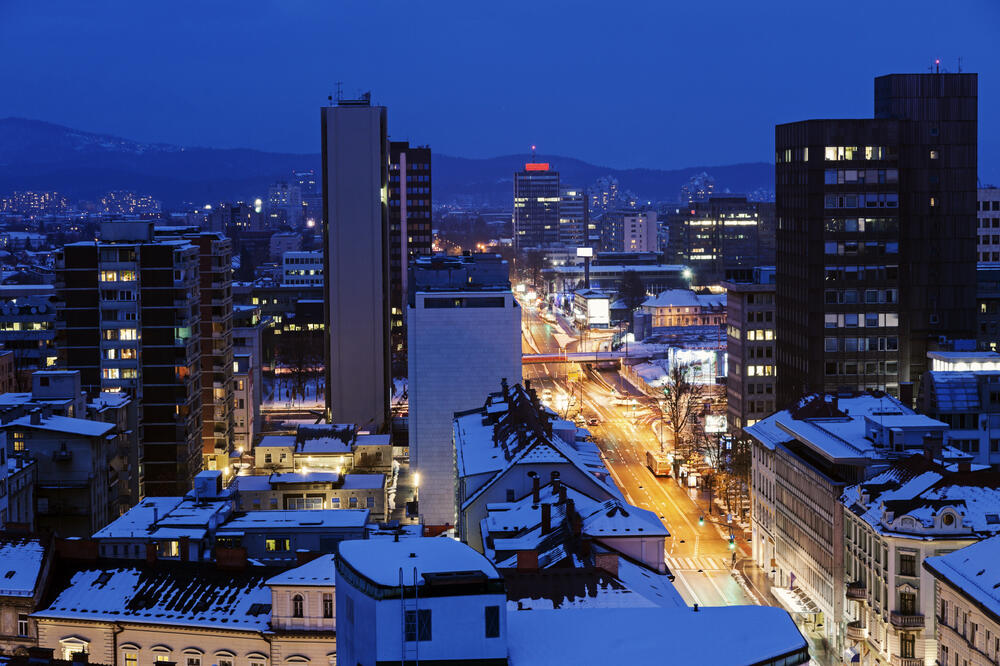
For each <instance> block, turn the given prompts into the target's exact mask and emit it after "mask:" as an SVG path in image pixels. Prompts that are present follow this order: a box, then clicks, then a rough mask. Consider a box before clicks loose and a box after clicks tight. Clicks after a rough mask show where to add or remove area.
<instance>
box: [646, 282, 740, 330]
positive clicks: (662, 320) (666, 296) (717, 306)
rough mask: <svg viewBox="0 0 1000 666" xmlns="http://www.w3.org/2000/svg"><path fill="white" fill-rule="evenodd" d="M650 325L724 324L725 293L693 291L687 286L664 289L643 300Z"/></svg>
mask: <svg viewBox="0 0 1000 666" xmlns="http://www.w3.org/2000/svg"><path fill="white" fill-rule="evenodd" d="M642 311H643V312H648V313H649V314H650V315H651V316H652V318H653V320H652V324H653V328H668V327H669V328H673V327H681V326H724V325H725V323H726V294H725V293H721V294H696V293H695V292H693V291H691V290H690V289H668V290H667V291H663V292H660V293H659V294H658V295H656V296H653V297H650V298H648V299H646V300H645V301H643V303H642Z"/></svg>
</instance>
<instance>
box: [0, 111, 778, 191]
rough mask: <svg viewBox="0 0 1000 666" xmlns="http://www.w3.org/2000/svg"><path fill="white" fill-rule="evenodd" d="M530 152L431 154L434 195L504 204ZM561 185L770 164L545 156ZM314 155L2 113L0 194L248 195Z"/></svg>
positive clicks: (730, 174)
mask: <svg viewBox="0 0 1000 666" xmlns="http://www.w3.org/2000/svg"><path fill="white" fill-rule="evenodd" d="M529 159H530V156H528V155H507V156H503V157H493V158H488V159H468V158H462V157H451V156H448V155H440V154H435V155H434V166H433V173H434V175H433V177H434V185H433V187H434V198H435V200H436V201H439V202H442V201H449V200H453V199H456V198H459V197H461V198H466V197H468V198H470V199H472V200H474V201H488V202H494V203H504V202H509V200H510V197H511V190H512V174H513V172H514V171H515V170H516V169H519V168H520V167H521V165H522V164H523V163H524V162H525V161H528V160H529ZM545 159H546V161H549V162H551V163H552V166H553V168H554V169H558V170H559V172H560V174H561V179H562V181H563V182H564V183H568V184H573V185H580V186H583V185H589V184H590V183H592V182H593V181H594V180H595V179H597V178H598V177H600V176H607V175H610V176H614V177H615V178H617V179H618V182H619V183H620V185H621V187H622V188H623V189H628V190H632V191H634V192H636V193H637V194H639V195H640V196H641V197H643V198H648V199H670V200H672V199H674V198H675V197H676V196H677V193H678V191H679V190H680V187H681V185H682V184H683V183H685V182H686V181H687V179H688V178H690V177H691V176H692V175H694V174H697V173H700V172H701V171H707V172H708V173H710V174H711V175H712V176H714V177H715V180H716V184H717V188H718V190H719V191H720V192H722V191H725V190H729V191H732V192H749V191H752V190H755V189H758V188H764V189H768V190H772V189H774V167H773V166H772V165H770V164H767V163H752V164H735V165H730V166H716V167H691V168H687V169H673V170H659V169H624V170H622V169H611V168H608V167H602V166H597V165H593V164H588V163H586V162H583V161H581V160H578V159H574V158H571V157H556V156H547V157H546V158H545ZM319 162H320V160H319V155H318V154H314V155H303V154H293V153H269V152H264V151H259V150H249V149H219V148H184V147H180V146H173V145H168V144H149V143H139V142H136V141H130V140H128V139H122V138H120V137H115V136H108V135H102V134H92V133H89V132H81V131H79V130H74V129H71V128H68V127H63V126H61V125H54V124H52V123H46V122H41V121H37V120H27V119H24V118H5V119H2V120H0V195H4V194H8V193H10V192H12V191H14V190H26V189H44V190H56V191H59V192H61V193H62V194H64V195H66V196H67V197H69V198H70V199H71V200H77V199H97V198H99V197H100V196H101V195H103V194H104V193H105V192H107V191H109V190H117V189H126V190H135V191H136V192H139V193H143V194H151V195H153V196H154V197H156V198H157V199H160V200H162V201H163V202H164V204H165V205H167V206H168V207H179V206H181V205H182V204H183V203H185V202H192V203H204V202H213V201H222V200H237V199H250V198H252V197H255V196H261V195H263V194H265V193H266V192H267V187H268V185H270V184H271V183H273V182H274V181H276V180H287V179H288V178H289V177H290V176H291V173H292V171H295V170H304V169H317V170H318V169H319V167H320V164H319Z"/></svg>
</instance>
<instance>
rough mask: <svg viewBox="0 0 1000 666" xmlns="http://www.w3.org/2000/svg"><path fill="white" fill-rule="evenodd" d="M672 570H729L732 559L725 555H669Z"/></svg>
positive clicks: (668, 562) (668, 559) (668, 563)
mask: <svg viewBox="0 0 1000 666" xmlns="http://www.w3.org/2000/svg"><path fill="white" fill-rule="evenodd" d="M666 560H667V568H668V569H670V571H698V570H699V569H701V570H702V571H729V569H730V568H731V567H730V564H731V560H730V559H728V558H725V557H668V558H666Z"/></svg>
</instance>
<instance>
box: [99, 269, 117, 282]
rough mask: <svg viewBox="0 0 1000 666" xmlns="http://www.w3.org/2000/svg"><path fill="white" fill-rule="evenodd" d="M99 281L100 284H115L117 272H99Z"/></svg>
mask: <svg viewBox="0 0 1000 666" xmlns="http://www.w3.org/2000/svg"><path fill="white" fill-rule="evenodd" d="M100 280H101V282H117V281H118V271H101V273H100Z"/></svg>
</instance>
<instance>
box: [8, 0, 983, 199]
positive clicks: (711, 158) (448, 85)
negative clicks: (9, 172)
mask: <svg viewBox="0 0 1000 666" xmlns="http://www.w3.org/2000/svg"><path fill="white" fill-rule="evenodd" d="M960 56H961V57H962V68H963V71H972V72H979V74H980V86H979V95H980V130H979V131H980V173H981V176H982V177H983V179H984V180H986V181H991V182H995V183H998V184H1000V157H998V156H1000V113H998V112H997V109H1000V2H997V0H953V1H952V2H945V1H943V0H939V1H937V2H929V1H925V0H905V1H890V0H867V1H859V0H841V1H839V2H811V1H808V0H794V1H787V2H786V1H784V0H782V1H780V2H777V1H769V0H765V1H763V2H761V1H757V2H750V1H746V0H743V1H738V2H732V1H728V0H726V1H719V2H697V1H693V0H692V1H689V2H675V1H674V0H649V1H638V0H637V1H632V2H627V1H624V0H622V1H618V2H608V1H606V0H605V1H601V2H597V1H593V2H592V1H590V0H570V1H562V0H507V1H506V2H489V3H486V2H479V1H478V0H464V1H462V2H451V1H450V0H437V1H435V2H426V1H412V0H363V1H353V0H350V1H344V0H242V1H230V0H197V1H194V0H170V1H169V2H161V1H160V0H122V1H110V0H86V1H81V0H51V1H48V0H47V1H45V2H42V1H39V0H0V62H2V63H3V65H2V66H0V91H3V92H2V94H0V117H5V116H21V117H27V118H34V119H39V120H46V121H50V122H55V123H60V124H64V125H69V126H71V127H74V128H78V129H83V130H87V131H93V132H101V133H109V134H115V135H119V136H124V137H126V138H130V139H135V140H139V141H151V142H152V141H157V142H167V143H175V144H181V145H201V146H215V147H252V148H260V149H265V150H273V151H284V152H317V151H318V149H319V145H318V133H319V129H318V121H319V114H318V113H317V111H316V108H317V107H318V106H320V105H321V104H323V103H324V102H325V100H326V97H327V95H329V94H332V93H333V92H334V90H335V89H336V82H337V81H343V88H344V92H345V95H347V96H353V95H354V94H356V93H358V92H361V91H364V90H371V91H372V92H373V98H374V100H375V101H376V102H378V103H381V104H385V105H387V106H388V107H389V126H390V132H391V134H392V135H393V137H394V138H397V139H408V140H410V141H412V142H417V143H421V144H422V143H429V144H431V146H432V148H433V149H434V150H435V151H436V152H441V153H447V154H451V155H461V156H467V157H489V156H494V155H504V154H510V153H515V152H524V151H526V150H527V149H528V147H529V146H530V145H531V144H532V143H535V144H538V147H539V151H540V152H542V153H544V154H556V155H570V156H574V157H579V158H581V159H585V160H587V161H590V162H594V163H597V164H603V165H607V166H614V167H632V166H647V167H661V168H675V167H683V166H693V165H713V164H731V163H736V162H748V161H764V160H766V161H771V160H773V150H772V145H773V138H774V131H773V125H774V124H775V123H777V122H785V121H792V120H800V119H805V118H814V117H853V116H858V117H868V116H870V115H871V113H872V87H873V86H872V78H873V77H874V76H876V75H880V74H887V73H892V72H921V71H927V68H928V66H930V65H931V63H932V62H933V60H934V58H935V57H940V58H941V60H942V66H943V67H946V68H947V69H949V70H950V71H956V70H957V68H958V58H959V57H960Z"/></svg>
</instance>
